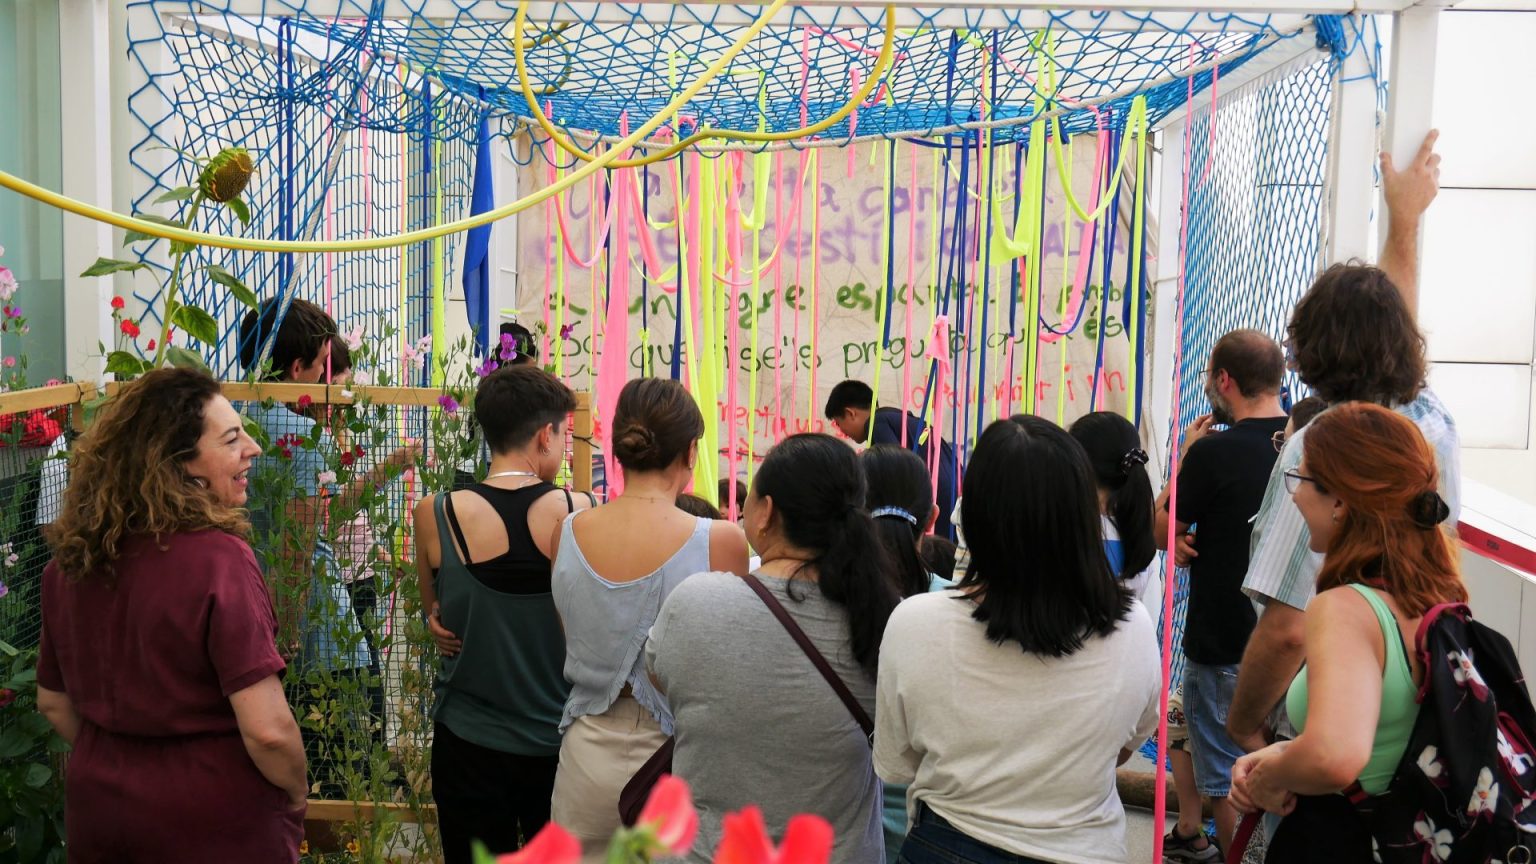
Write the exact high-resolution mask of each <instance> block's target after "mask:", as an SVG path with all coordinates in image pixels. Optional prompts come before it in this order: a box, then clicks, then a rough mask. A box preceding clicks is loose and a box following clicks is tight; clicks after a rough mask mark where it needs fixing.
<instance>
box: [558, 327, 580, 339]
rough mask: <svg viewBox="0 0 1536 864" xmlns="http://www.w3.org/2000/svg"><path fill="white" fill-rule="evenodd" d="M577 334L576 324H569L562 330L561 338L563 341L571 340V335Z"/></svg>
mask: <svg viewBox="0 0 1536 864" xmlns="http://www.w3.org/2000/svg"><path fill="white" fill-rule="evenodd" d="M575 332H576V325H575V324H567V325H565V326H564V327H561V328H560V338H561V339H569V338H571V334H572V333H575Z"/></svg>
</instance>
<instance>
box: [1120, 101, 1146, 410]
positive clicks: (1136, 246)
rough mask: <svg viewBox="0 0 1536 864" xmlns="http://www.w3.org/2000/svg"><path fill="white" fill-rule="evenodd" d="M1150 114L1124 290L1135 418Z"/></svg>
mask: <svg viewBox="0 0 1536 864" xmlns="http://www.w3.org/2000/svg"><path fill="white" fill-rule="evenodd" d="M1146 170H1147V115H1146V112H1145V111H1143V112H1142V114H1141V117H1140V118H1139V120H1138V123H1137V126H1136V200H1135V203H1134V205H1133V206H1134V209H1135V215H1134V217H1133V218H1132V220H1131V283H1130V284H1129V285H1127V286H1125V290H1127V291H1129V292H1131V320H1129V321H1127V322H1126V329H1127V330H1128V331H1129V338H1130V344H1131V350H1130V358H1131V362H1130V371H1129V373H1128V374H1129V376H1130V379H1131V380H1130V386H1129V387H1128V388H1127V389H1126V397H1125V419H1127V420H1129V421H1131V422H1132V423H1135V422H1136V399H1137V395H1138V387H1139V386H1140V383H1141V357H1140V356H1139V355H1138V354H1137V353H1136V345H1137V343H1139V342H1140V341H1141V254H1142V252H1141V243H1142V235H1144V234H1145V233H1146V211H1147V184H1146Z"/></svg>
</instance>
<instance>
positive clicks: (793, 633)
mask: <svg viewBox="0 0 1536 864" xmlns="http://www.w3.org/2000/svg"><path fill="white" fill-rule="evenodd" d="M741 578H742V580H743V581H745V582H746V583H747V587H749V588H751V589H752V590H753V591H755V592H756V593H757V596H758V597H760V598H762V601H763V605H764V606H767V607H768V611H769V612H772V613H773V617H775V618H777V619H779V623H780V624H782V625H784V629H785V630H787V631H789V636H790V638H791V639H794V640H795V644H796V645H799V646H800V650H801V651H804V652H805V656H806V657H809V658H810V660H811V664H812V665H814V666H815V667H816V671H817V672H820V673H821V677H823V678H825V679H827V683H828V684H831V685H832V689H833V690H834V691H836V693H837V698H839V699H841V700H843V705H844V706H845V707H847V709H848V713H849V714H852V715H853V719H854V722H856V723H858V724H859V728H860V729H862V730H864V737H866V738H868V739H870V741H871V742H873V741H874V737H875V721H874V720H871V719H870V717H869V714H868V713H867V712H865V710H864V706H862V705H860V704H859V700H857V699H855V698H853V693H852V692H850V691H849V690H848V685H846V684H844V683H843V679H842V678H839V677H838V675H837V673H836V672H834V671H833V670H832V664H830V663H828V662H827V658H825V657H823V656H821V652H820V651H817V650H816V646H815V645H813V644H811V637H809V636H807V635H805V631H804V630H801V629H800V625H799V624H796V623H795V619H794V618H791V617H790V615H789V610H787V609H785V608H784V604H782V603H780V602H779V598H777V597H775V596H773V592H772V591H769V590H768V587H767V586H766V585H764V584H763V583H762V582H759V581H758V579H757V577H756V576H753V575H752V574H750V573H748V574H747V575H745V576H743V577H741Z"/></svg>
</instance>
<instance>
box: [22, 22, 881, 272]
mask: <svg viewBox="0 0 1536 864" xmlns="http://www.w3.org/2000/svg"><path fill="white" fill-rule="evenodd" d="M788 2H789V0H772V2H770V3H769V4H768V8H766V9H764V10H763V14H762V15H760V16H758V19H757V20H756V21H753V22H752V24H751V26H749V27H748V28H747V29H746V30H744V31H743V32H742V34H741V36H739V37H737V39H736V41H735V42H733V43H732V44H731V47H729V48H727V49H726V50H725V53H723V54H721V55H720V56H719V57H718V58H716V59H715V61H714V62H713V63H711V64H709V66H708V67H707V68H706V69H705V70H704V72H703V73H702V74H700V75H699V77H698V78H696V79H695V80H694V81H693V83H691V84H689V85H688V86H687V87H685V88H683V90H682V92H680V93H678V94H677V95H676V96H674V97H672V99H671V100H670V101H668V102H667V104H666V107H664V108H662V110H661V111H659V112H657V114H656V116H654V117H652V118H651V119H649V120H647V121H645V123H643V124H641V125H640V127H639V128H637V129H636V130H635V131H633V132H631V133H630V134H629V135H628V136H627V137H625V138H624V139H623V140H621V141H618V142H616V143H615V144H614V145H613V147H612V149H610V150H609V151H608V152H606V153H604V154H603V155H601V156H598V157H596V158H595V159H592V160H591V161H589V162H587V163H586V164H585V165H583V166H581V167H580V168H577V169H576V170H575V171H573V172H571V173H570V174H567V175H566V176H565V177H564V178H563V179H561V180H559V181H557V182H555V183H554V184H552V185H550V186H546V187H545V188H543V189H540V190H539V191H537V192H534V193H532V194H530V195H526V196H524V197H522V198H519V199H518V200H516V201H512V202H509V203H507V204H504V205H502V206H501V207H497V208H496V209H494V210H488V211H486V212H484V213H481V214H480V215H478V216H469V217H465V218H463V219H459V220H457V221H454V222H449V223H446V224H443V225H435V226H432V227H429V228H420V229H417V230H415V231H406V232H402V233H399V234H391V235H387V236H383V237H360V238H357V239H354V240H330V241H322V240H262V239H258V238H249V237H231V236H228V235H224V234H210V233H207V232H205V231H191V230H188V229H186V228H177V227H175V226H172V225H162V224H160V223H159V222H151V221H149V220H147V219H140V218H138V217H136V216H125V215H123V214H122V213H117V212H115V211H112V210H108V209H106V208H103V207H97V206H96V205H94V204H88V203H86V202H84V201H77V200H75V199H73V198H70V197H68V196H65V195H60V194H59V193H57V192H54V191H53V190H51V189H45V188H43V187H42V186H38V185H37V184H35V183H31V182H28V181H26V180H23V179H21V178H20V177H17V176H15V175H13V174H9V173H6V172H4V171H0V187H4V188H6V189H9V190H11V191H12V192H18V193H20V194H22V195H25V196H27V197H28V198H32V199H34V200H37V201H41V202H42V203H44V204H47V205H49V206H51V207H57V208H58V209H60V210H64V211H67V212H70V213H74V214H75V215H77V216H84V217H86V218H87V219H95V220H96V221H98V222H105V223H107V224H109V225H115V226H117V227H119V228H123V229H127V230H131V231H139V232H142V233H144V234H148V235H149V236H151V237H160V238H163V239H166V240H178V241H181V242H183V243H191V244H194V245H199V246H215V247H218V248H222V249H239V250H244V251H247V252H367V251H369V250H373V249H388V248H393V247H396V246H407V245H409V244H412V243H422V242H425V241H427V240H432V239H435V238H438V237H443V236H446V235H448V234H453V233H456V232H459V231H468V230H469V229H471V228H476V227H479V226H481V225H488V224H490V223H492V222H495V221H497V220H499V219H505V218H506V217H508V216H511V215H513V214H516V213H521V212H522V211H524V210H527V209H528V208H530V207H533V206H534V205H536V204H539V203H541V202H543V201H544V200H545V199H546V198H548V197H550V196H551V195H556V194H558V193H560V192H564V191H565V190H566V189H569V188H571V187H572V186H575V185H576V184H578V183H580V182H581V181H583V180H585V179H586V178H588V177H590V176H591V175H593V174H595V173H596V172H598V171H601V170H603V169H604V168H607V167H610V165H611V164H612V163H613V162H615V161H616V160H617V158H618V155H619V154H620V153H622V152H624V151H625V150H627V149H629V148H630V147H632V146H634V145H635V144H636V143H638V142H640V141H642V140H644V139H645V137H646V136H647V135H650V134H651V133H652V132H654V131H656V129H657V128H658V127H660V126H661V125H662V123H664V122H666V118H667V117H668V116H669V115H670V114H672V113H673V112H675V111H677V110H678V109H680V108H682V107H683V106H684V105H686V104H688V101H689V100H691V99H692V98H693V97H695V96H697V95H698V94H699V91H701V90H703V89H704V86H705V85H706V84H708V83H709V82H710V81H711V80H713V79H714V78H715V77H716V76H718V75H719V74H720V73H722V72H724V71H725V70H726V68H727V67H729V66H730V65H731V61H732V60H733V59H735V57H736V55H737V54H740V53H741V52H742V51H743V50H745V49H746V47H747V45H749V44H751V42H752V40H753V39H755V38H757V35H758V34H759V33H761V32H762V31H763V29H764V28H765V27H767V26H768V23H769V22H770V21H772V20H773V17H774V16H775V15H777V14H778V13H779V10H780V9H783V8H784V6H785V5H786V4H787V3H788ZM527 11H528V0H519V3H518V8H517V20H518V22H519V23H518V27H519V30H520V29H521V26H522V22H524V21H525V20H526V18H527ZM892 20H894V18H893V16H892V15H891V13H890V11H889V10H887V23H889V22H890V21H892ZM887 32H888V33H889V32H890V31H889V29H888V30H887ZM518 35H519V37H520V36H521V33H520V32H519V34H518ZM887 38H889V37H887ZM515 44H516V45H519V46H520V45H521V39H519V40H518V41H517V42H516V43H515ZM872 77H875V76H872Z"/></svg>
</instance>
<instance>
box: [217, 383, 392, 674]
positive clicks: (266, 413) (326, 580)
mask: <svg viewBox="0 0 1536 864" xmlns="http://www.w3.org/2000/svg"><path fill="white" fill-rule="evenodd" d="M243 407H244V412H245V416H247V417H249V418H251V420H253V421H255V422H256V424H257V425H259V426H260V427H261V428H262V429H263V430H264V431H265V432H266V433H267V439H268V445H267V446H266V447H265V448H264V450H263V452H262V454H261V455H260V456H258V457H256V460H255V462H254V463H253V465H252V470H251V474H252V475H253V476H254V477H255V478H257V480H256V482H253V483H252V488H251V500H250V501H249V502H248V506H249V507H250V511H251V529H252V537H251V539H252V544H251V545H252V546H253V547H254V548H255V549H256V550H258V551H257V555H256V557H257V560H258V561H261V563H262V564H263V566H265V565H266V564H267V561H266V560H265V559H266V558H267V556H266V555H264V554H262V551H261V550H264V549H265V550H271V549H281V548H282V546H283V544H284V541H283V539H282V538H276V537H273V536H272V532H273V530H274V529H273V525H272V509H273V508H276V507H281V506H282V505H283V502H285V501H288V500H290V499H293V498H301V497H302V498H314V497H317V496H319V495H320V494H321V491H322V489H321V484H320V475H321V473H322V472H324V471H326V470H327V468H326V462H325V454H327V453H334V452H336V442H335V440H334V439H332V438H331V433H330V432H329V431H327V430H326V429H325V428H324V427H322V428H321V429H320V434H319V438H318V439H317V441H316V444H315V446H314V447H313V448H306V447H304V446H302V445H294V446H290V447H289V448H288V449H289V452H290V453H292V456H291V457H284V456H280V455H279V447H278V443H277V442H278V440H279V439H281V438H282V437H283V436H285V435H296V436H299V437H302V438H306V439H307V438H309V437H310V435H311V433H312V432H313V431H314V429H315V425H316V424H315V421H313V420H311V419H309V418H308V417H305V416H303V415H301V414H295V413H294V412H293V411H291V410H289V408H288V406H286V405H282V404H273V405H271V406H264V405H261V404H259V403H247V404H246V405H245V406H243ZM319 533H320V534H321V535H322V536H320V537H319V538H318V539H317V540H316V542H315V549H314V552H313V557H312V558H311V560H312V562H313V564H314V568H313V572H312V574H311V576H310V580H311V581H310V590H309V602H308V604H307V605H306V606H305V609H304V620H303V622H302V624H301V628H302V631H303V634H304V635H303V638H304V644H303V649H302V652H303V653H302V654H301V655H300V657H299V660H300V664H301V666H304V667H309V668H319V669H325V670H329V671H341V670H347V669H365V668H367V666H368V644H367V642H365V641H364V639H363V631H362V627H361V626H360V625H359V624H358V622H357V616H356V615H354V614H353V613H352V595H351V593H350V592H348V591H347V586H345V585H343V584H342V583H341V580H340V579H339V578H338V576H339V572H338V570H337V567H336V553H335V552H334V551H332V549H331V544H330V543H328V542H326V540H325V538H324V536H323V534H324V532H323V531H322V532H319Z"/></svg>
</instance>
